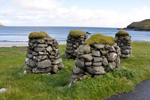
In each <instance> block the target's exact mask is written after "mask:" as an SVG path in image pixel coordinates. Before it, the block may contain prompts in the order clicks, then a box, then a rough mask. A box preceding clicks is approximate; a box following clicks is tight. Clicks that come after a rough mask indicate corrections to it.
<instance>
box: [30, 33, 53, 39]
mask: <svg viewBox="0 0 150 100" xmlns="http://www.w3.org/2000/svg"><path fill="white" fill-rule="evenodd" d="M43 38H50V36H49V35H48V34H47V33H46V32H44V31H40V32H32V33H30V34H29V39H43Z"/></svg>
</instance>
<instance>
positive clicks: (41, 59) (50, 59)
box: [24, 32, 64, 74]
mask: <svg viewBox="0 0 150 100" xmlns="http://www.w3.org/2000/svg"><path fill="white" fill-rule="evenodd" d="M43 34H44V35H46V36H43ZM34 36H35V37H34ZM28 45H29V46H28V50H27V54H26V56H27V58H26V60H25V64H26V65H25V67H24V69H25V71H24V73H35V74H40V73H49V74H51V73H56V72H57V71H58V70H59V69H61V68H63V66H64V65H63V64H62V59H61V57H60V50H59V48H58V43H57V41H56V40H55V39H52V38H51V37H49V36H48V35H47V33H45V32H33V33H31V34H30V35H29V42H28Z"/></svg>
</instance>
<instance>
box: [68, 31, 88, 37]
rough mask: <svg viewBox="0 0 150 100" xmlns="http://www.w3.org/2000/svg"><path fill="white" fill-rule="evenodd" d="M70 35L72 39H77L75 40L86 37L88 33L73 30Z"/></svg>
mask: <svg viewBox="0 0 150 100" xmlns="http://www.w3.org/2000/svg"><path fill="white" fill-rule="evenodd" d="M69 34H70V36H71V37H75V38H78V37H80V36H84V35H86V33H85V32H84V31H82V30H71V31H70V32H69Z"/></svg>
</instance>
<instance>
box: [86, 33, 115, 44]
mask: <svg viewBox="0 0 150 100" xmlns="http://www.w3.org/2000/svg"><path fill="white" fill-rule="evenodd" d="M95 43H96V44H109V45H113V44H115V38H113V37H111V36H104V35H102V34H100V33H98V34H93V35H92V36H91V37H90V38H89V39H87V40H86V41H85V44H88V45H93V44H95Z"/></svg>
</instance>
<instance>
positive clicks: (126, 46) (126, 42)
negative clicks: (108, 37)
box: [115, 30, 132, 59]
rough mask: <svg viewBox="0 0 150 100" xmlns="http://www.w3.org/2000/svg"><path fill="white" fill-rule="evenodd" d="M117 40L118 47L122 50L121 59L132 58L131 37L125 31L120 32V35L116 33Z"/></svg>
mask: <svg viewBox="0 0 150 100" xmlns="http://www.w3.org/2000/svg"><path fill="white" fill-rule="evenodd" d="M115 38H116V42H117V45H118V46H119V47H120V49H121V56H120V58H123V59H126V58H129V57H131V55H132V49H131V36H130V35H129V34H128V33H127V32H125V31H124V30H120V31H119V32H118V33H116V37H115Z"/></svg>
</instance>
